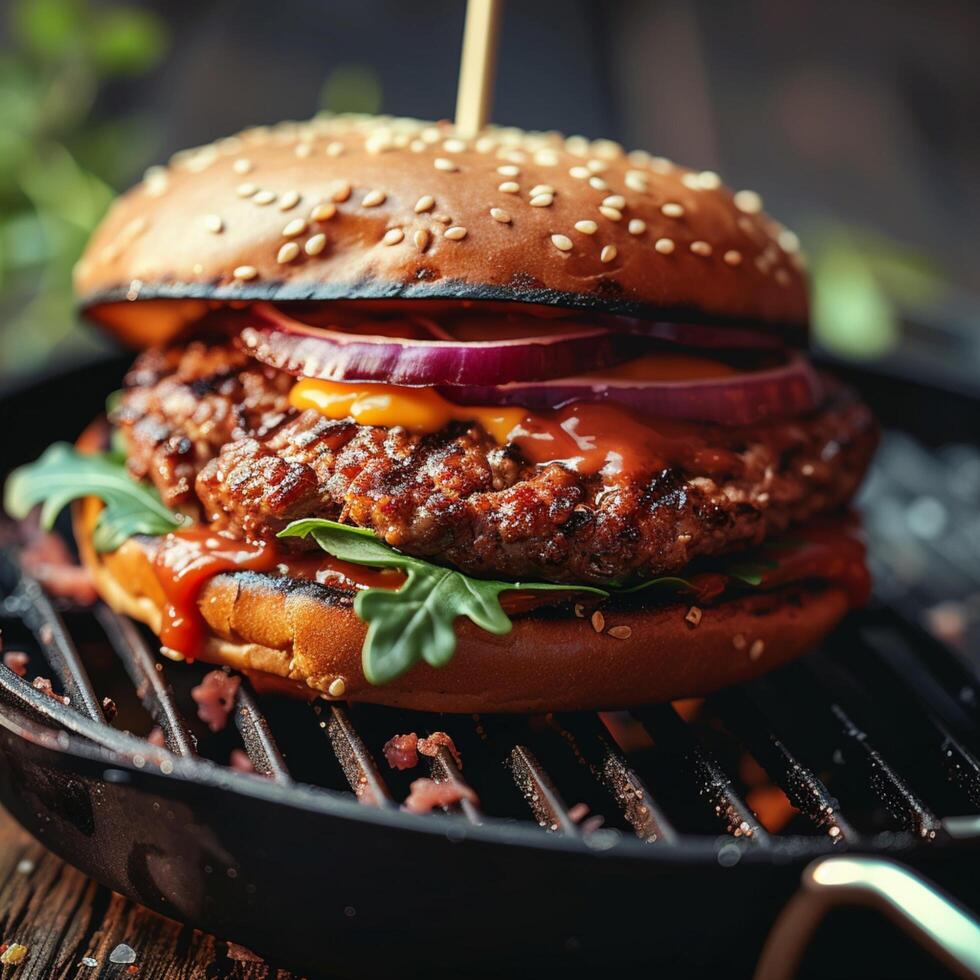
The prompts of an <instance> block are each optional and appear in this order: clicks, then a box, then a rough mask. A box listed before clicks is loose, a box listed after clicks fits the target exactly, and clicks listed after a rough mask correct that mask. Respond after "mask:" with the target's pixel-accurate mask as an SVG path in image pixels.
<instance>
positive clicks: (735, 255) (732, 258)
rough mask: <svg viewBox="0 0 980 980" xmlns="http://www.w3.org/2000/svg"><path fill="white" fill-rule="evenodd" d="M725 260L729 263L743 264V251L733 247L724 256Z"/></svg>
mask: <svg viewBox="0 0 980 980" xmlns="http://www.w3.org/2000/svg"><path fill="white" fill-rule="evenodd" d="M722 258H724V260H725V261H726V262H727V263H728V264H729V265H741V264H742V253H741V252H739V251H737V250H736V249H734V248H732V249H729V250H728V251H727V252H726V253H725V254H724V255H723V256H722Z"/></svg>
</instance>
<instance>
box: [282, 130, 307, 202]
mask: <svg viewBox="0 0 980 980" xmlns="http://www.w3.org/2000/svg"><path fill="white" fill-rule="evenodd" d="M301 145H304V144H301ZM297 204H299V191H286V193H285V194H283V195H282V197H280V198H279V210H280V211H289V210H290V209H291V208H294V207H296V205H297Z"/></svg>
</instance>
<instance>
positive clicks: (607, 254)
mask: <svg viewBox="0 0 980 980" xmlns="http://www.w3.org/2000/svg"><path fill="white" fill-rule="evenodd" d="M618 254H619V253H618V252H617V250H616V246H615V245H605V246H604V247H603V249H602V251H601V252H600V253H599V261H600V262H612V260H613V259H614V258H616V256H617V255H618Z"/></svg>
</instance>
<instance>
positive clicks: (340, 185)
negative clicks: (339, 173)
mask: <svg viewBox="0 0 980 980" xmlns="http://www.w3.org/2000/svg"><path fill="white" fill-rule="evenodd" d="M353 189H354V188H353V187H351V184H350V181H349V180H341V181H338V182H337V184H335V185H334V189H333V190H332V191H331V192H330V199H331V200H333V201H336V202H337V203H338V204H339V203H340V202H341V201H346V200H347V198H349V197H350V196H351V192H352V191H353Z"/></svg>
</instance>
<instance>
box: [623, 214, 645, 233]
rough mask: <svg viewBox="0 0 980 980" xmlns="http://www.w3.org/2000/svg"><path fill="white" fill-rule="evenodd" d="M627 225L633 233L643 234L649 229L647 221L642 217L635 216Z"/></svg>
mask: <svg viewBox="0 0 980 980" xmlns="http://www.w3.org/2000/svg"><path fill="white" fill-rule="evenodd" d="M627 227H628V228H629V233H630V234H631V235H642V234H643V232H645V231H646V230H647V223H646V222H645V221H644V220H643V219H642V218H633V219H631V220H630V223H629V225H628V226H627Z"/></svg>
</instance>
